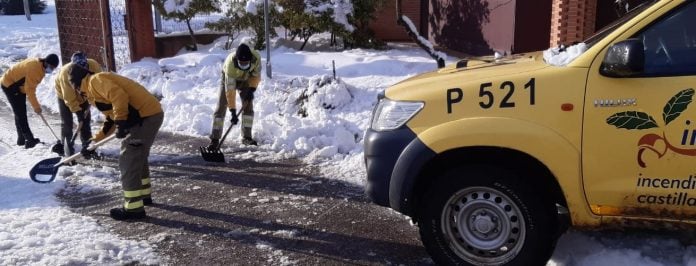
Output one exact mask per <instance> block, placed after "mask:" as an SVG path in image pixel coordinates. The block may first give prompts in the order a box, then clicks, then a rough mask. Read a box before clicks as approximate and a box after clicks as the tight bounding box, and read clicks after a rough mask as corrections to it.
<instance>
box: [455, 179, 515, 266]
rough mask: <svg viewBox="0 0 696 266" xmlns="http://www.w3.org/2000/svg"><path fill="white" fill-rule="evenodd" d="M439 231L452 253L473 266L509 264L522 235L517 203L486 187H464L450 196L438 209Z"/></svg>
mask: <svg viewBox="0 0 696 266" xmlns="http://www.w3.org/2000/svg"><path fill="white" fill-rule="evenodd" d="M442 231H443V233H444V235H445V237H446V238H447V240H448V241H449V244H450V246H451V247H452V250H453V251H454V252H455V253H456V254H457V255H458V256H459V257H461V258H462V259H464V260H465V261H467V262H468V263H471V264H475V265H498V264H503V263H506V262H509V261H510V260H512V259H513V258H514V257H515V256H516V255H517V254H518V253H519V252H520V250H521V249H522V243H524V238H525V233H526V232H525V224H524V219H523V216H522V212H521V211H520V209H519V207H518V206H517V204H515V203H514V202H513V201H512V200H511V199H510V198H509V197H508V196H506V195H505V194H503V193H502V192H500V191H498V190H495V189H492V188H488V187H469V188H465V189H462V190H460V191H458V192H457V193H455V194H454V195H453V196H452V197H450V199H449V200H448V201H447V203H446V204H445V207H444V208H443V210H442Z"/></svg>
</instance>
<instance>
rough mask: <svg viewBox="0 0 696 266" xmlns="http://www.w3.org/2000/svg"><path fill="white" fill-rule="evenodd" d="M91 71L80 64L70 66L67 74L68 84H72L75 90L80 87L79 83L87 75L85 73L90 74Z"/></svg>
mask: <svg viewBox="0 0 696 266" xmlns="http://www.w3.org/2000/svg"><path fill="white" fill-rule="evenodd" d="M91 73H92V72H89V70H87V69H86V68H84V67H81V66H80V65H73V66H72V68H70V71H69V72H68V76H69V77H70V84H72V85H73V86H74V87H75V89H76V90H78V89H80V85H82V84H81V83H82V79H83V78H85V77H86V76H87V74H91Z"/></svg>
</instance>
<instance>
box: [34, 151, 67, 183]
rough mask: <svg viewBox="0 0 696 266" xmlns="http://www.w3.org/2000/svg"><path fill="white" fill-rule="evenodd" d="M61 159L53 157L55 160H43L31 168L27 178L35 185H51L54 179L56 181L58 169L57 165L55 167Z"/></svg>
mask: <svg viewBox="0 0 696 266" xmlns="http://www.w3.org/2000/svg"><path fill="white" fill-rule="evenodd" d="M60 160H61V158H60V157H55V158H49V159H44V160H42V161H40V162H39V163H37V164H36V165H34V167H32V168H31V170H30V171H29V177H30V178H31V181H34V182H36V183H51V182H53V180H54V179H56V173H58V167H60V166H59V165H56V164H57V163H58V162H60Z"/></svg>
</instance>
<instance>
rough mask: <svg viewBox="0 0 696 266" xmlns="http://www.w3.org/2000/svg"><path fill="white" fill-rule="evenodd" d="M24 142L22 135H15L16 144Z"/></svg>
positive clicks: (22, 144) (21, 144) (19, 144)
mask: <svg viewBox="0 0 696 266" xmlns="http://www.w3.org/2000/svg"><path fill="white" fill-rule="evenodd" d="M24 142H25V141H24V136H22V135H19V136H18V137H17V146H24Z"/></svg>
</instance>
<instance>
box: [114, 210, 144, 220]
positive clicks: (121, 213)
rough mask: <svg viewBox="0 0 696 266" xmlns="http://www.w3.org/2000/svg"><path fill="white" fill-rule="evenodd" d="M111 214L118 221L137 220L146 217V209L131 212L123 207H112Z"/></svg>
mask: <svg viewBox="0 0 696 266" xmlns="http://www.w3.org/2000/svg"><path fill="white" fill-rule="evenodd" d="M109 216H111V218H113V219H114V220H117V221H125V220H136V219H143V218H145V217H146V215H145V211H139V212H129V211H126V209H125V208H123V207H121V208H114V209H111V211H109Z"/></svg>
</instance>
